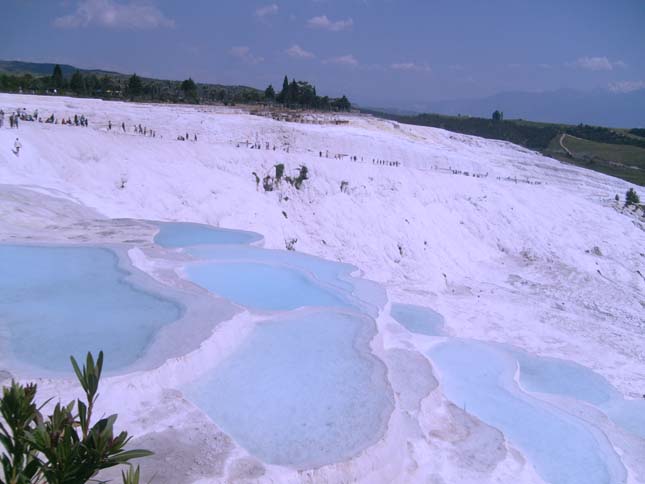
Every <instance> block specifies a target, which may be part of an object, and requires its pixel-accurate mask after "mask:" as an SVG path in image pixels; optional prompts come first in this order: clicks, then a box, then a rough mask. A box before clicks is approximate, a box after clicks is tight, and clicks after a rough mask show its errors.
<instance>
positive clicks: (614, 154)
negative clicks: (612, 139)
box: [544, 134, 645, 186]
mask: <svg viewBox="0 0 645 484" xmlns="http://www.w3.org/2000/svg"><path fill="white" fill-rule="evenodd" d="M559 139H560V136H556V137H555V138H554V139H553V140H551V142H550V143H549V146H548V147H547V149H546V150H544V154H545V155H548V156H552V157H554V158H557V159H559V160H561V161H564V162H567V163H572V164H574V165H578V166H582V167H584V168H589V169H591V170H596V171H599V172H601V173H605V174H607V175H611V176H615V177H618V178H622V179H624V180H627V181H630V182H632V183H635V184H637V185H641V186H645V148H640V147H638V146H630V145H617V144H609V143H598V142H595V141H589V140H586V139H582V138H576V137H575V136H571V135H567V134H565V135H564V138H563V140H562V142H563V143H564V146H565V147H566V148H567V149H568V150H569V151H570V152H571V154H572V155H573V158H570V157H569V156H567V154H566V152H565V151H564V150H563V149H562V147H561V146H560V143H559Z"/></svg>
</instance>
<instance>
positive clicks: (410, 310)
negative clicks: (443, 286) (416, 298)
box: [390, 303, 444, 336]
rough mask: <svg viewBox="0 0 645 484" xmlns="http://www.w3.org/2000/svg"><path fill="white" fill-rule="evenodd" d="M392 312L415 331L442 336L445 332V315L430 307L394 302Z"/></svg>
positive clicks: (399, 320) (395, 317) (408, 327)
mask: <svg viewBox="0 0 645 484" xmlns="http://www.w3.org/2000/svg"><path fill="white" fill-rule="evenodd" d="M390 314H391V315H392V317H393V318H394V319H396V320H397V321H398V322H399V323H400V324H402V325H403V326H405V327H406V328H407V329H408V330H409V331H412V332H413V333H418V334H425V335H428V336H440V335H442V334H443V326H444V319H443V316H442V315H441V314H439V313H438V312H436V311H433V310H432V309H430V308H426V307H422V306H413V305H411V304H398V303H393V304H392V309H391V310H390Z"/></svg>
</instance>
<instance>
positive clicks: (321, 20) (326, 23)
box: [307, 15, 354, 32]
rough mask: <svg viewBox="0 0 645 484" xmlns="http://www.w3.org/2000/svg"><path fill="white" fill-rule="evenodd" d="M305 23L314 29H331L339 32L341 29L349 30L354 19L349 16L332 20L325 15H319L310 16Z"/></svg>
mask: <svg viewBox="0 0 645 484" xmlns="http://www.w3.org/2000/svg"><path fill="white" fill-rule="evenodd" d="M307 25H308V26H309V27H311V28H314V29H324V30H331V31H332V32H339V31H341V30H349V29H351V28H352V27H353V26H354V21H353V20H352V19H351V18H348V19H347V20H336V21H335V22H332V21H331V20H329V18H328V17H327V15H321V16H319V17H312V18H310V19H309V20H307Z"/></svg>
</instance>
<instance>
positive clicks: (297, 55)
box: [285, 44, 316, 59]
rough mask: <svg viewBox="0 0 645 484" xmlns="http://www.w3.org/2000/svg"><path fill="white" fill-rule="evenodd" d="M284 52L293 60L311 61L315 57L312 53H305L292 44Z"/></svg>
mask: <svg viewBox="0 0 645 484" xmlns="http://www.w3.org/2000/svg"><path fill="white" fill-rule="evenodd" d="M285 52H286V53H287V55H288V56H289V57H293V58H294V59H313V58H314V57H316V56H315V55H314V54H313V52H309V51H306V50H305V49H303V48H302V47H300V46H299V45H298V44H293V45H292V46H291V47H289V48H288V49H287V50H286V51H285Z"/></svg>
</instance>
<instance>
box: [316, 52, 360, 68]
mask: <svg viewBox="0 0 645 484" xmlns="http://www.w3.org/2000/svg"><path fill="white" fill-rule="evenodd" d="M324 63H325V64H342V65H346V66H357V65H358V61H357V60H356V58H355V57H354V56H353V55H351V54H347V55H342V56H340V57H332V58H331V59H327V60H325V61H324Z"/></svg>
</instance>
